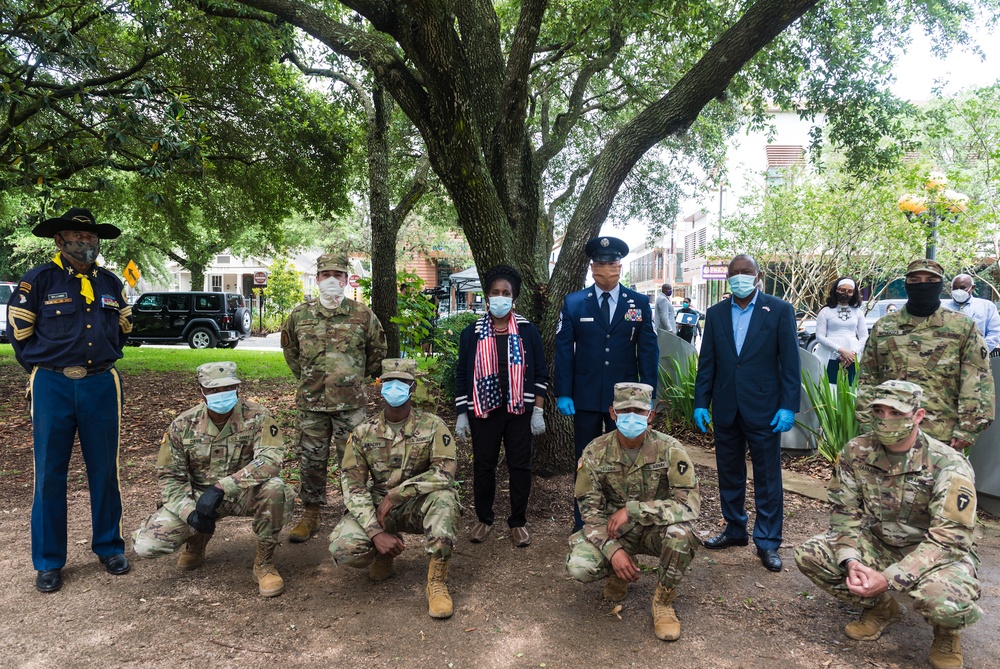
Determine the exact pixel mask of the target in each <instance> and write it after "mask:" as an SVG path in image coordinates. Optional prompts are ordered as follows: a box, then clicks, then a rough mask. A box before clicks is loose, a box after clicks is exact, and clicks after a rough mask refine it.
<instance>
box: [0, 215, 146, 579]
mask: <svg viewBox="0 0 1000 669" xmlns="http://www.w3.org/2000/svg"><path fill="white" fill-rule="evenodd" d="M32 233H33V234H34V235H35V236H36V237H51V238H52V239H53V240H54V241H55V244H56V248H58V249H59V252H58V253H56V255H55V257H53V258H52V260H51V261H50V262H47V263H45V264H44V265H41V266H39V267H35V268H34V269H32V270H30V271H29V272H28V273H27V274H25V275H24V276H23V277H21V281H20V283H19V284H18V287H17V290H15V291H14V293H13V294H12V295H11V297H10V302H9V304H8V308H7V339H8V340H9V341H10V343H11V346H12V347H13V349H14V355H15V357H16V358H17V361H18V362H19V363H20V364H21V366H22V367H24V369H25V371H27V372H28V373H29V374H31V376H30V378H29V381H28V384H29V391H30V397H31V424H32V432H33V435H34V457H35V496H34V501H33V502H32V505H31V561H32V563H33V564H34V567H35V569H36V570H37V571H38V574H37V576H36V578H35V587H36V588H37V589H38V590H39V591H41V592H55V591H56V590H58V589H59V588H61V587H62V568H63V566H64V565H65V564H66V535H67V529H66V523H67V520H66V513H67V511H66V478H67V476H68V472H69V459H70V454H71V453H72V451H73V438H74V437H75V436H79V437H80V452H81V454H82V455H83V461H84V463H85V464H86V467H87V487H88V488H89V490H90V513H91V519H92V521H91V522H92V523H93V529H94V533H93V538H92V540H91V544H90V547H91V550H93V551H94V553H95V554H97V556H98V558H99V559H100V561H101V564H103V565H104V566H105V568H106V569H107V571H108V573H110V574H115V575H119V574H124V573H126V572H127V571H128V570H129V563H128V559H126V557H125V540H124V538H123V537H122V528H121V524H122V498H121V492H120V490H119V486H118V451H119V449H120V447H121V442H120V439H121V413H122V382H121V377H120V376H119V375H118V370H116V369H115V367H114V364H115V361H116V360H118V359H120V358H121V357H122V347H123V346H124V345H125V341H126V340H127V339H128V335H129V333H130V332H131V331H132V307H130V306H129V304H128V301H127V300H126V299H125V292H124V288H123V286H122V282H121V280H120V279H119V278H118V277H117V276H115V275H114V274H112V273H111V272H109V271H108V270H106V269H104V268H102V267H98V266H97V264H96V263H97V258H98V256H100V254H101V240H102V239H115V238H117V237H118V236H119V235H120V234H121V230H119V229H118V228H117V227H115V226H113V225H110V224H108V223H103V224H101V225H98V224H97V223H96V222H95V220H94V216H93V214H91V213H90V211H89V210H87V209H70V210H69V211H67V212H66V213H65V214H63V215H62V216H60V217H59V218H50V219H48V220H46V221H43V222H41V223H39V224H38V225H36V226H35V229H34V230H32Z"/></svg>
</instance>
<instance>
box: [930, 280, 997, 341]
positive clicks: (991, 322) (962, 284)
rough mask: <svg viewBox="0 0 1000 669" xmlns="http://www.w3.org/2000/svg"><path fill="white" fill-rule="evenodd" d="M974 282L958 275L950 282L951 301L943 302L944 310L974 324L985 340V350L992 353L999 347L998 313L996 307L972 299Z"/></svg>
mask: <svg viewBox="0 0 1000 669" xmlns="http://www.w3.org/2000/svg"><path fill="white" fill-rule="evenodd" d="M975 289H976V282H975V281H974V280H973V278H972V277H971V276H969V275H968V274H959V275H958V276H956V277H955V278H954V279H952V280H951V299H950V300H945V301H944V302H943V305H944V308H945V309H951V310H952V311H957V312H958V313H960V314H964V315H966V316H968V317H969V318H971V319H972V320H974V321H975V322H976V326H977V327H979V334H981V335H983V339H985V340H986V350H987V351H989V352H992V351H994V350H996V348H997V346H1000V313H998V312H997V305H995V304H993V303H992V302H990V301H989V300H984V299H982V298H981V297H973V296H972V291H974V290H975Z"/></svg>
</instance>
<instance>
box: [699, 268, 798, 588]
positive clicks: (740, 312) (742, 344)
mask: <svg viewBox="0 0 1000 669" xmlns="http://www.w3.org/2000/svg"><path fill="white" fill-rule="evenodd" d="M761 277H762V273H761V271H760V268H759V267H758V266H757V261H756V260H754V259H753V258H752V257H750V256H748V255H738V256H736V257H735V258H733V259H732V261H730V263H729V287H730V289H731V290H732V292H733V296H732V298H731V299H728V300H725V301H723V302H719V303H718V304H716V305H715V306H713V307H711V308H710V309H709V310H708V314H707V320H706V323H705V334H704V337H703V339H702V343H701V355H700V356H699V358H698V379H697V382H696V384H695V393H694V406H695V410H694V420H695V424H697V425H698V428H699V429H700V430H701V431H702V432H704V431H705V430H706V428H707V425H708V422H709V421H710V420H711V421H712V422H713V424H714V427H715V461H716V464H717V466H718V470H719V498H720V501H721V504H722V516H723V517H724V518H725V519H726V523H727V524H726V529H725V531H723V532H722V534H719V535H718V536H715V537H712V538H711V539H707V540H705V542H704V543H705V548H727V547H729V546H746V545H747V514H746V511H745V509H744V503H745V501H746V478H747V468H746V452H747V446H749V447H750V459H751V461H752V463H753V485H754V502H755V504H756V507H757V520H756V522H755V523H754V528H753V542H754V545H756V547H757V555H758V556H759V557H760V560H761V562H762V563H763V564H764V566H765V567H766V568H767V569H770V570H771V571H781V558H780V557H779V556H778V547H779V546H780V545H781V521H782V514H783V508H784V504H783V499H782V488H781V433H782V432H787V431H788V430H790V429H792V426H793V425H794V424H795V412H796V411H797V410H798V408H799V389H800V386H801V380H800V372H799V347H798V341H797V339H796V336H795V311H794V309H793V308H792V305H790V304H789V303H787V302H785V301H783V300H779V299H778V298H776V297H772V296H770V295H766V294H764V293H763V292H761V291H760V290H758V289H757V282H758V281H759V280H760V279H761ZM709 405H711V407H712V415H711V417H710V416H709V413H708V407H709Z"/></svg>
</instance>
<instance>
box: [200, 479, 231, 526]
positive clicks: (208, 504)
mask: <svg viewBox="0 0 1000 669" xmlns="http://www.w3.org/2000/svg"><path fill="white" fill-rule="evenodd" d="M225 496H226V493H225V491H224V490H223V489H222V488H220V487H218V486H214V485H213V486H211V487H210V488H209V489H208V490H206V491H205V492H203V493H201V497H199V498H198V506H197V507H195V508H196V509H197V511H198V515H199V516H201V517H202V518H209V519H211V520H215V519H216V518H218V517H219V513H218V511H217V509H218V508H219V505H220V504H222V498H223V497H225Z"/></svg>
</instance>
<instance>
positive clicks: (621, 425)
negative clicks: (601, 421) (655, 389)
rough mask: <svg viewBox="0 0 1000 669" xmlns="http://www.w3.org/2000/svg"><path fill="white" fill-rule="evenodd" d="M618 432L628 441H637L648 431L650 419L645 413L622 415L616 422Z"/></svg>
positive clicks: (619, 415)
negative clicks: (637, 438) (636, 439)
mask: <svg viewBox="0 0 1000 669" xmlns="http://www.w3.org/2000/svg"><path fill="white" fill-rule="evenodd" d="M615 425H616V426H618V431H619V432H620V433H621V435H622V436H623V437H625V438H626V439H635V438H636V437H638V436H639V435H640V434H642V433H643V432H645V431H646V428H647V427H648V426H649V417H648V416H647V415H646V414H644V413H620V414H618V419H617V420H616V421H615Z"/></svg>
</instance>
